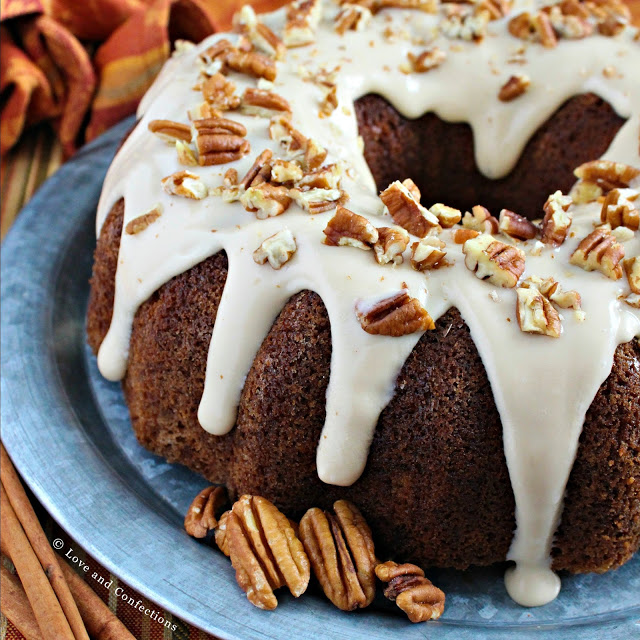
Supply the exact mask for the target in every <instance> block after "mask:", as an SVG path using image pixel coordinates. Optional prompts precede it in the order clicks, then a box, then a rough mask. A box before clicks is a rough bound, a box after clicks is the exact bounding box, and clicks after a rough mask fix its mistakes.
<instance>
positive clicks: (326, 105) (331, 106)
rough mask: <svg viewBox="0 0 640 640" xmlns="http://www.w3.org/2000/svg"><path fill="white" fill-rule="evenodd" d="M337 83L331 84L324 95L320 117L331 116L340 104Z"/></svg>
mask: <svg viewBox="0 0 640 640" xmlns="http://www.w3.org/2000/svg"><path fill="white" fill-rule="evenodd" d="M336 90H337V89H336V85H335V84H334V85H333V86H331V87H330V88H329V89H328V91H327V93H326V94H325V96H324V100H323V101H322V102H321V103H320V117H321V118H324V117H326V116H330V115H331V114H332V113H333V112H334V111H335V110H336V107H337V106H338V94H337V93H336Z"/></svg>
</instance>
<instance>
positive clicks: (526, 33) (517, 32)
mask: <svg viewBox="0 0 640 640" xmlns="http://www.w3.org/2000/svg"><path fill="white" fill-rule="evenodd" d="M509 33H511V35H513V36H515V37H516V38H520V39H521V40H529V41H531V42H539V43H540V44H542V46H543V47H547V48H553V47H555V46H556V45H557V44H558V38H557V37H556V32H555V31H554V29H553V25H552V24H551V20H550V19H549V16H548V15H547V14H546V13H544V12H543V11H540V12H538V13H537V14H534V15H531V14H530V13H529V12H528V11H525V12H524V13H521V14H519V15H517V16H515V17H514V18H512V19H511V20H510V21H509Z"/></svg>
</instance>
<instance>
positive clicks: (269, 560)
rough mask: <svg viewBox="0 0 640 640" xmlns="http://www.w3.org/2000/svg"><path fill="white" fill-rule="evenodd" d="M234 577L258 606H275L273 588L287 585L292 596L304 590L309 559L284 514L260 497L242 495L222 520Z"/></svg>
mask: <svg viewBox="0 0 640 640" xmlns="http://www.w3.org/2000/svg"><path fill="white" fill-rule="evenodd" d="M226 538H227V542H228V545H229V555H230V557H231V564H232V565H233V568H234V569H235V570H236V580H237V582H238V584H239V585H240V587H241V588H242V589H243V591H245V593H246V594H247V598H248V599H249V602H251V603H252V604H254V605H255V606H256V607H259V608H260V609H275V608H276V606H277V605H278V602H277V600H276V597H275V595H274V594H273V592H274V590H276V589H278V588H279V587H283V586H285V585H286V586H287V587H288V588H289V590H290V591H291V594H292V595H293V596H294V597H296V598H297V597H299V596H301V595H302V594H303V593H304V592H305V591H306V589H307V585H308V584H309V578H310V568H309V559H308V558H307V554H306V553H305V551H304V548H303V547H302V543H301V542H300V540H298V538H297V537H296V535H295V532H294V530H293V528H292V527H291V524H290V523H289V520H288V519H287V517H286V516H285V515H284V514H283V513H282V512H281V511H279V510H278V509H277V508H276V507H275V506H274V505H273V504H272V503H271V502H269V501H268V500H266V499H265V498H261V497H260V496H250V495H244V496H242V497H241V498H240V499H239V500H238V501H237V502H236V503H235V504H234V505H233V508H232V509H231V512H230V513H229V515H228V517H227V522H226Z"/></svg>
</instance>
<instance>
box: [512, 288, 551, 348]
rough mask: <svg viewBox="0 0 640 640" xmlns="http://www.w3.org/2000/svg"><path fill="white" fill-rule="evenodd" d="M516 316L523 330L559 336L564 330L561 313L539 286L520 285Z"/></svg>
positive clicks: (517, 291) (517, 292) (517, 290)
mask: <svg viewBox="0 0 640 640" xmlns="http://www.w3.org/2000/svg"><path fill="white" fill-rule="evenodd" d="M516 294H517V296H518V300H517V305H516V317H517V318H518V324H519V325H520V329H521V331H523V332H525V333H538V334H541V335H545V336H549V337H551V338H559V337H560V333H561V332H562V324H561V323H560V315H559V314H558V312H557V311H556V310H555V309H554V307H553V305H552V304H551V302H550V301H549V299H548V298H547V297H546V296H544V295H543V294H542V293H541V292H540V291H539V290H538V289H537V288H535V287H533V286H531V287H526V288H524V287H518V288H517V289H516Z"/></svg>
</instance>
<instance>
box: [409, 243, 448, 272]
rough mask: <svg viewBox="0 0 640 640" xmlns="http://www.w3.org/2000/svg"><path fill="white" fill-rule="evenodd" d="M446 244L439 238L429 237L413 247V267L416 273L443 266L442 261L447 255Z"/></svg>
mask: <svg viewBox="0 0 640 640" xmlns="http://www.w3.org/2000/svg"><path fill="white" fill-rule="evenodd" d="M445 246H446V245H445V243H444V242H443V241H442V240H440V239H439V238H434V237H432V236H427V237H426V238H422V240H420V242H414V243H413V244H412V245H411V266H412V267H413V268H414V269H415V270H416V271H426V270H428V269H435V268H436V267H439V266H441V265H442V260H443V259H444V257H445V256H446V255H447V252H446V251H444V248H445Z"/></svg>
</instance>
